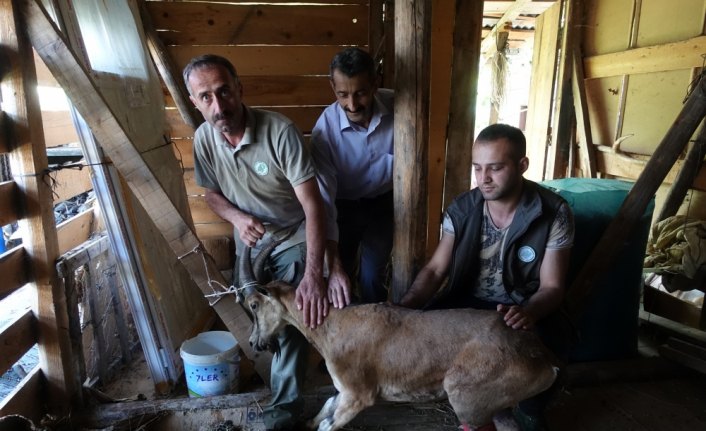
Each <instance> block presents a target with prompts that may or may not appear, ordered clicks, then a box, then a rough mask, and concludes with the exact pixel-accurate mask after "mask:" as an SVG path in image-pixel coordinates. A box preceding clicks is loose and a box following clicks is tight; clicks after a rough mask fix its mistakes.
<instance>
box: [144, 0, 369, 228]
mask: <svg viewBox="0 0 706 431" xmlns="http://www.w3.org/2000/svg"><path fill="white" fill-rule="evenodd" d="M255 3H257V2H255ZM295 3H297V2H293V1H268V2H267V4H253V2H248V3H247V4H246V2H237V1H236V2H227V3H226V2H214V1H212V2H205V3H204V2H171V1H148V2H147V3H146V6H147V9H148V11H149V14H150V17H151V20H152V24H153V26H154V28H155V30H157V31H158V34H159V37H160V39H161V41H162V42H163V44H164V45H165V46H166V49H167V51H168V53H169V54H170V56H171V58H172V59H173V62H174V64H175V66H176V68H177V69H178V71H179V72H180V71H181V70H182V69H183V68H184V66H185V65H186V64H187V63H188V61H189V60H190V59H191V58H192V57H194V56H197V55H201V54H205V53H213V54H218V55H222V56H224V57H227V58H228V59H230V60H231V61H232V62H233V64H234V65H235V67H236V69H237V70H238V74H239V75H240V78H241V81H242V83H243V99H244V102H245V103H246V104H248V105H249V106H253V107H260V108H264V109H269V110H273V111H277V112H281V113H282V114H284V115H286V116H287V117H289V118H291V119H292V120H293V121H294V122H295V123H296V124H297V126H298V127H299V129H300V130H301V131H302V133H303V134H304V136H305V137H308V135H309V134H310V133H311V129H312V128H313V126H314V124H315V122H316V119H317V118H318V116H319V115H320V114H321V112H322V110H323V108H324V107H325V106H326V105H328V104H330V103H332V102H333V101H334V100H335V98H334V96H333V93H332V91H331V88H330V86H329V83H328V66H329V63H330V61H331V59H332V58H333V56H334V54H336V53H337V52H338V51H340V50H341V49H343V48H344V47H345V46H348V45H356V46H361V47H363V48H367V43H368V2H367V1H363V0H343V1H336V2H325V1H314V2H307V3H314V4H307V5H301V4H298V5H296V4H295ZM329 3H335V4H329ZM165 100H166V107H167V110H166V116H167V123H168V129H169V134H170V137H171V139H172V140H173V142H174V144H175V148H176V151H177V157H179V158H181V160H182V163H183V165H184V182H185V184H186V190H187V195H188V199H189V206H190V207H191V213H192V217H193V220H194V226H195V228H196V233H197V235H198V236H199V237H200V238H202V239H204V238H209V237H219V236H223V235H226V236H231V235H232V226H230V225H229V224H228V223H226V222H224V221H223V220H221V219H220V218H219V217H218V216H216V215H215V214H213V213H212V212H211V211H210V209H209V208H208V206H207V205H206V203H205V201H204V198H203V189H202V188H201V187H199V186H197V185H196V184H195V182H194V177H193V156H192V139H193V130H191V128H190V127H188V126H187V125H186V123H185V122H184V121H183V120H182V118H181V116H180V115H179V112H178V111H177V109H176V106H175V103H174V101H173V99H172V97H171V96H170V95H169V93H168V92H167V91H166V90H165Z"/></svg>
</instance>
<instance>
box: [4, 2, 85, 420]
mask: <svg viewBox="0 0 706 431" xmlns="http://www.w3.org/2000/svg"><path fill="white" fill-rule="evenodd" d="M21 10H22V7H21V5H20V2H18V1H12V0H0V12H1V13H0V49H1V50H2V52H0V54H2V56H3V57H4V58H3V63H4V65H3V68H5V66H9V67H8V68H7V70H5V71H4V75H3V76H0V99H2V102H3V110H4V111H5V115H6V119H5V121H6V122H8V123H9V124H8V125H9V129H10V130H9V135H8V141H9V142H12V145H10V147H11V148H12V151H11V152H10V166H11V169H12V172H13V176H14V181H15V182H16V183H17V186H18V189H19V192H20V194H21V196H22V202H23V205H24V218H22V219H20V220H19V224H20V227H21V232H23V235H22V244H23V247H24V248H25V250H26V251H27V256H28V257H29V265H30V268H31V271H32V273H33V274H34V279H33V281H32V282H30V284H31V285H32V287H33V288H34V291H35V292H36V295H37V302H36V304H35V309H34V313H35V314H36V316H37V320H38V328H39V340H38V344H39V360H40V368H41V371H42V373H43V374H44V376H45V377H46V382H47V387H46V390H47V391H46V392H45V396H44V397H43V399H44V400H46V402H47V403H48V405H49V409H50V411H53V412H57V413H58V412H62V411H63V412H65V411H66V410H67V409H68V407H69V406H70V404H74V405H76V406H78V405H80V395H79V391H80V388H77V387H76V386H75V384H74V382H75V380H74V378H73V369H72V367H71V340H70V338H69V321H68V311H67V305H66V297H65V296H64V293H63V291H62V289H61V282H60V281H59V277H58V276H57V272H56V268H55V267H54V262H55V261H56V259H57V258H58V257H59V243H58V239H57V235H56V225H55V221H54V209H53V199H52V191H51V187H50V186H49V182H48V181H45V180H44V171H45V169H46V168H47V154H46V151H45V147H44V132H43V131H42V119H41V115H40V114H41V111H40V106H39V99H38V96H37V91H36V85H37V73H36V70H35V67H34V56H33V54H32V45H31V43H30V40H29V38H28V35H27V32H28V30H27V27H26V26H25V25H23V24H21V23H22V21H23V20H22V19H21V17H20V12H21ZM5 61H7V63H5Z"/></svg>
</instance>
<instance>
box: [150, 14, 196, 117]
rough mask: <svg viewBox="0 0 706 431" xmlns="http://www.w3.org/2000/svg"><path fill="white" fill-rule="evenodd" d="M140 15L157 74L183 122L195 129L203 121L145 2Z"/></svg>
mask: <svg viewBox="0 0 706 431" xmlns="http://www.w3.org/2000/svg"><path fill="white" fill-rule="evenodd" d="M140 17H141V18H142V26H143V28H144V30H145V37H146V38H147V48H148V49H149V50H150V55H151V56H152V61H154V64H155V66H157V70H159V75H160V76H161V77H162V81H164V85H166V86H167V89H168V90H169V94H171V95H172V98H173V99H174V103H175V104H176V107H177V109H178V110H179V113H180V114H181V118H182V119H183V120H184V122H185V123H186V124H187V125H188V126H189V127H191V128H192V129H193V130H196V129H197V128H198V127H199V125H201V123H203V116H202V115H201V113H200V112H198V111H197V110H196V108H194V105H193V104H192V103H191V101H190V100H189V92H188V91H187V89H186V84H185V83H184V80H183V79H182V78H181V73H180V72H179V71H178V70H177V69H176V66H174V62H173V61H172V58H171V57H170V56H169V52H168V51H167V48H166V47H165V46H164V44H163V43H162V40H161V39H160V38H159V36H158V35H157V32H156V31H155V29H154V26H153V25H152V18H151V17H150V13H149V11H148V10H147V7H146V6H145V2H144V1H141V2H140Z"/></svg>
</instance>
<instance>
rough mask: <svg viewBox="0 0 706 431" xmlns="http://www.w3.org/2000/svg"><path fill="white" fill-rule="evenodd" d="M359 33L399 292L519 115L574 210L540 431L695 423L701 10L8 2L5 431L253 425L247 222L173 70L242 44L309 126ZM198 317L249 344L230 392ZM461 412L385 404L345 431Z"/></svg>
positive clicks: (257, 81)
mask: <svg viewBox="0 0 706 431" xmlns="http://www.w3.org/2000/svg"><path fill="white" fill-rule="evenodd" d="M348 46H359V47H362V48H364V49H366V50H367V51H368V52H370V53H371V55H373V57H374V58H375V60H376V62H377V63H378V65H379V73H380V78H381V83H382V87H385V88H391V89H394V90H395V95H396V102H395V165H394V170H395V184H394V196H395V226H396V228H395V231H394V251H393V264H392V266H391V278H390V284H389V295H390V298H399V297H400V296H401V295H402V294H403V293H404V292H405V291H406V289H407V287H408V286H409V285H410V284H411V282H412V280H413V279H414V276H415V275H416V273H417V272H418V271H419V269H420V268H421V266H422V265H423V264H424V262H425V261H426V260H427V259H428V258H429V257H430V255H431V252H432V251H433V250H434V248H435V247H436V245H437V243H438V241H439V226H440V219H441V215H442V214H443V211H444V210H445V208H446V207H447V206H448V204H449V203H450V202H451V200H452V199H453V198H454V197H455V196H457V195H458V194H460V193H461V192H463V191H465V190H468V189H469V188H470V187H472V184H471V163H472V160H471V152H470V144H471V143H472V142H473V139H474V136H475V135H476V134H477V133H478V132H479V131H480V129H481V128H483V127H484V126H485V125H487V124H493V123H496V122H503V123H508V124H512V125H515V126H517V127H519V128H521V129H522V130H523V131H524V132H525V135H526V136H527V142H528V156H529V159H530V167H529V171H528V172H527V174H526V177H527V178H529V179H531V180H533V181H538V182H543V183H545V184H547V185H550V186H552V187H554V188H555V189H557V190H559V191H560V193H561V194H562V196H564V197H565V198H567V200H569V201H570V202H571V204H572V209H573V210H574V212H575V214H576V220H577V236H576V243H575V246H574V250H573V254H572V260H571V266H570V270H569V273H570V276H569V280H568V281H567V289H568V290H567V298H566V304H565V305H566V309H567V311H568V313H569V314H570V315H571V316H572V318H573V319H574V322H575V325H576V329H577V332H578V333H579V334H580V338H579V339H578V341H577V343H576V345H575V346H574V348H573V351H572V353H571V361H570V363H569V364H568V365H567V373H566V382H565V384H564V388H563V390H562V391H561V394H560V395H559V396H558V397H557V399H556V400H555V402H553V403H552V405H551V406H550V407H549V409H548V411H547V412H546V417H547V422H548V425H549V429H551V430H601V431H603V430H626V429H632V430H657V429H680V430H701V429H706V402H705V401H706V385H705V384H704V383H706V378H705V377H704V373H706V333H705V332H704V330H705V328H706V313H705V312H704V309H703V294H704V291H706V258H704V257H703V256H706V253H701V251H702V250H706V203H705V199H706V195H705V194H704V192H706V169H704V167H703V166H704V163H703V161H704V153H705V152H706V126H704V125H703V124H702V123H703V119H704V117H705V115H706V80H704V79H702V77H703V74H704V62H705V61H706V0H673V1H671V2H669V3H668V4H667V2H664V1H660V0H515V1H495V0H486V1H466V0H455V1H452V0H426V1H424V0H408V1H391V0H367V1H366V0H335V1H322V0H304V1H289V0H268V1H257V0H253V1H235V0H234V1H225V0H223V1H222V0H211V1H188V0H183V1H180V0H111V1H103V2H99V1H93V0H0V130H1V132H0V227H2V232H3V237H2V240H1V241H0V274H2V276H1V277H0V310H2V313H0V348H1V349H2V354H0V370H2V371H1V372H2V373H4V374H3V375H2V378H1V379H0V391H1V392H0V425H2V424H3V420H4V419H6V421H5V426H6V427H5V428H1V427H0V429H20V428H13V427H12V426H13V425H11V422H10V419H12V418H16V416H17V415H19V416H22V417H25V418H27V419H28V420H31V421H32V422H33V423H34V426H35V427H36V429H46V430H71V429H85V430H98V429H106V430H107V429H110V430H138V429H140V430H161V429H164V430H167V429H169V430H241V429H242V430H253V431H256V430H257V431H259V430H264V429H265V428H264V425H263V422H262V419H261V406H262V405H264V404H265V403H267V401H268V399H269V396H270V394H269V389H268V385H267V384H266V382H268V381H269V372H270V370H269V364H270V361H271V355H270V354H269V353H263V352H256V351H254V350H253V349H252V348H251V347H250V346H249V344H248V342H247V339H248V335H249V332H250V327H251V322H250V319H249V318H248V316H247V314H246V313H245V312H244V311H243V309H242V308H241V307H240V306H239V305H238V304H236V303H235V301H234V300H233V298H232V295H219V293H220V292H222V291H223V290H227V286H228V285H229V281H228V280H229V279H230V273H231V271H232V267H233V260H234V240H233V228H232V226H231V225H230V224H229V223H227V222H225V221H224V220H222V219H221V218H219V217H218V216H217V215H216V214H215V213H213V212H212V211H211V210H210V209H209V207H208V205H207V203H206V200H205V198H204V191H203V189H202V188H201V187H199V186H198V185H197V184H196V182H195V179H194V160H193V154H192V143H193V136H194V130H195V128H196V127H198V125H199V124H201V122H203V118H202V117H201V116H200V113H198V112H197V111H196V110H195V109H194V107H193V105H192V104H191V102H190V101H189V98H188V94H187V90H186V88H185V86H184V83H183V80H182V78H181V71H182V69H183V67H184V66H185V65H186V64H187V63H188V61H189V59H190V58H192V57H194V56H196V55H200V54H203V53H214V54H219V55H222V56H224V57H227V58H229V59H230V60H231V61H232V62H233V63H234V64H235V66H236V67H237V69H238V72H239V75H240V78H241V81H242V84H243V91H244V95H243V98H244V102H245V103H246V104H247V105H249V106H253V107H259V108H264V109H268V110H272V111H276V112H280V113H282V114H284V115H285V116H287V117H289V118H291V119H292V120H293V121H294V122H295V123H296V125H297V127H298V128H299V130H300V131H301V132H302V134H303V136H304V138H305V139H308V138H309V137H310V135H311V130H312V128H313V126H314V124H315V122H316V119H317V118H318V116H319V115H320V114H321V112H322V111H323V109H324V108H325V107H326V106H327V105H329V104H330V103H332V102H333V101H334V100H335V97H334V95H333V93H332V91H331V89H330V86H329V79H328V73H329V62H330V61H331V58H332V57H333V55H334V54H335V53H336V52H338V51H340V50H341V49H342V48H344V47H348ZM400 226H403V227H404V228H400ZM211 331H228V332H230V333H231V334H232V335H233V336H234V337H235V338H236V340H238V342H239V343H238V357H239V364H238V366H237V370H238V373H237V374H236V378H235V379H234V382H233V384H234V387H233V389H232V390H229V393H227V394H222V395H215V396H211V397H193V396H192V397H189V395H188V388H187V382H186V377H185V374H184V360H183V358H182V356H181V347H182V346H183V344H184V342H185V341H187V340H190V339H193V338H194V337H196V336H197V335H198V334H202V333H205V332H211ZM319 359H320V358H318V357H317V356H316V355H315V354H313V355H312V358H311V361H310V367H309V368H310V369H309V373H308V374H309V381H308V387H307V395H306V396H307V412H308V414H310V415H313V414H315V412H316V411H317V410H318V409H319V408H320V407H321V405H322V404H323V402H324V400H325V399H326V397H327V396H329V395H330V394H331V393H332V392H333V388H332V386H331V380H330V378H329V377H328V375H327V373H326V371H325V369H324V368H323V367H322V365H321V363H320V361H319ZM12 423H15V422H12ZM458 425H459V423H458V421H457V419H456V417H455V415H454V413H453V411H452V410H451V409H450V407H449V406H448V404H445V403H443V402H440V403H435V404H393V403H381V404H379V405H376V406H375V407H373V408H370V409H368V410H366V411H364V412H362V413H361V414H360V415H359V417H358V418H356V419H355V420H354V421H353V422H352V423H351V424H350V425H348V426H347V427H346V428H344V429H348V430H401V429H405V430H442V429H449V430H451V429H458ZM28 429H29V428H28Z"/></svg>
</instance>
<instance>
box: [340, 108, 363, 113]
mask: <svg viewBox="0 0 706 431" xmlns="http://www.w3.org/2000/svg"><path fill="white" fill-rule="evenodd" d="M343 110H344V111H346V112H350V113H351V114H360V113H361V112H363V111H365V107H361V108H358V109H356V110H355V111H351V110H350V109H348V108H343Z"/></svg>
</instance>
